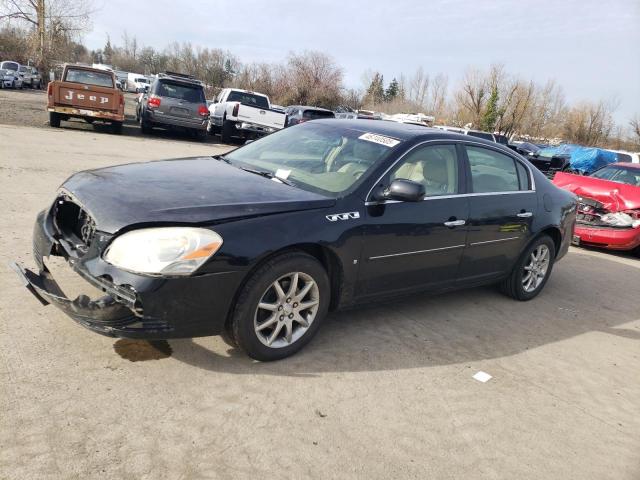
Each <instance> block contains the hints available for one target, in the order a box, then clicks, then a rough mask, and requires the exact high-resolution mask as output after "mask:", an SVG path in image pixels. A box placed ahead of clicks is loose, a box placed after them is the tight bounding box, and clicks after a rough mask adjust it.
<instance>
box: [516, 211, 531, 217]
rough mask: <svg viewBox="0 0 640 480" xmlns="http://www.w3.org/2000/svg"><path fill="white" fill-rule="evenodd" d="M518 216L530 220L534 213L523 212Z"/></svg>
mask: <svg viewBox="0 0 640 480" xmlns="http://www.w3.org/2000/svg"><path fill="white" fill-rule="evenodd" d="M518 216H519V217H520V218H529V217H533V213H531V212H521V213H519V214H518Z"/></svg>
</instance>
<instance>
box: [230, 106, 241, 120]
mask: <svg viewBox="0 0 640 480" xmlns="http://www.w3.org/2000/svg"><path fill="white" fill-rule="evenodd" d="M239 111H240V104H239V103H236V104H235V105H234V106H233V111H232V113H231V114H232V115H233V116H234V117H237V116H238V112H239Z"/></svg>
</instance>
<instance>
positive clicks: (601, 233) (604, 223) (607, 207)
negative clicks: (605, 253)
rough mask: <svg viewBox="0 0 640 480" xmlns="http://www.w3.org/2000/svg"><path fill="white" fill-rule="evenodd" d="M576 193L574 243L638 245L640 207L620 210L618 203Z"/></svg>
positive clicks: (619, 247) (616, 246) (617, 246)
mask: <svg viewBox="0 0 640 480" xmlns="http://www.w3.org/2000/svg"><path fill="white" fill-rule="evenodd" d="M615 200H616V199H615V198H614V199H612V200H611V201H608V202H606V203H605V202H601V201H599V200H596V199H593V198H589V197H585V196H579V197H578V208H577V216H576V228H575V234H574V238H573V243H575V244H580V245H591V246H598V247H605V248H610V249H613V250H633V249H635V248H637V247H639V246H640V210H620V209H618V208H616V207H617V206H619V205H620V202H618V201H615Z"/></svg>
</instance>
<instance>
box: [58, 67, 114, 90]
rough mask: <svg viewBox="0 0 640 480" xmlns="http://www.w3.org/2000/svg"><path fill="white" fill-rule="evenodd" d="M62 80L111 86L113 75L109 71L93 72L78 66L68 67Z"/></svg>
mask: <svg viewBox="0 0 640 480" xmlns="http://www.w3.org/2000/svg"><path fill="white" fill-rule="evenodd" d="M64 80H65V81H66V82H74V83H83V84H85V85H95V86H97V87H107V88H113V77H112V76H111V74H110V73H103V72H93V71H90V70H82V69H79V68H68V69H67V73H66V75H65V77H64Z"/></svg>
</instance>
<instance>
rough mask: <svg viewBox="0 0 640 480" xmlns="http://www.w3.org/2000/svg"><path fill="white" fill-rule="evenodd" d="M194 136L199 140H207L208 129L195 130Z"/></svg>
mask: <svg viewBox="0 0 640 480" xmlns="http://www.w3.org/2000/svg"><path fill="white" fill-rule="evenodd" d="M193 136H194V137H195V139H196V140H198V141H199V142H204V141H206V140H207V131H206V130H194V131H193Z"/></svg>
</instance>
